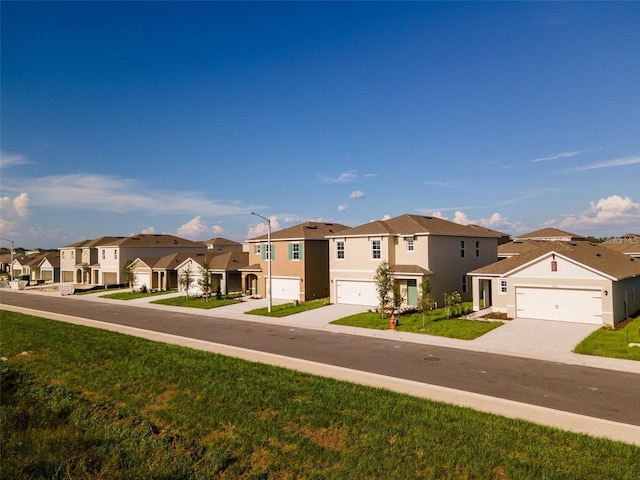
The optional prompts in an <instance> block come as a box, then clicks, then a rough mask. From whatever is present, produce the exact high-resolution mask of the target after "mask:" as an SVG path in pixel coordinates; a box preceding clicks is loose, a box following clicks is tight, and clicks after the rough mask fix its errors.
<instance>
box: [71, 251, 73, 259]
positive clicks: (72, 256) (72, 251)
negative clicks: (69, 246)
mask: <svg viewBox="0 0 640 480" xmlns="http://www.w3.org/2000/svg"><path fill="white" fill-rule="evenodd" d="M71 260H73V250H71Z"/></svg>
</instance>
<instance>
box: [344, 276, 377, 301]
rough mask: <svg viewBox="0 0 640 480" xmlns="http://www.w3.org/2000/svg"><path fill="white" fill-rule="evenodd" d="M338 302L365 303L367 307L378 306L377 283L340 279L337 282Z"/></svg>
mask: <svg viewBox="0 0 640 480" xmlns="http://www.w3.org/2000/svg"><path fill="white" fill-rule="evenodd" d="M336 303H342V304H350V305H364V306H367V307H375V306H377V305H378V294H377V292H376V286H375V283H373V282H366V281H356V280H338V281H337V282H336Z"/></svg>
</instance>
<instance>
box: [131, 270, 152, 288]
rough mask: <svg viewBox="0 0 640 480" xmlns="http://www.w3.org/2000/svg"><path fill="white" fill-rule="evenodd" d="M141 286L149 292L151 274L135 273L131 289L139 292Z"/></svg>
mask: <svg viewBox="0 0 640 480" xmlns="http://www.w3.org/2000/svg"><path fill="white" fill-rule="evenodd" d="M143 285H146V286H147V290H151V274H149V273H136V278H135V282H133V288H135V289H136V290H140V289H141V288H142V286H143Z"/></svg>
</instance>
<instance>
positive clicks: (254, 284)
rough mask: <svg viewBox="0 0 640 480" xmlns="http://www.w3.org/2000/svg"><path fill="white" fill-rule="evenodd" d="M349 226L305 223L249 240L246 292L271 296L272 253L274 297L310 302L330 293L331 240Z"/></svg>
mask: <svg viewBox="0 0 640 480" xmlns="http://www.w3.org/2000/svg"><path fill="white" fill-rule="evenodd" d="M346 228H348V227H346V226H345V225H341V224H339V223H324V222H305V223H301V224H299V225H294V226H292V227H288V228H284V229H282V230H278V231H276V232H272V234H271V249H269V246H268V243H267V237H268V235H262V236H259V237H256V238H253V239H250V240H247V243H248V246H249V266H248V267H245V268H242V269H241V272H242V283H243V285H244V290H245V292H247V293H249V294H251V295H260V296H262V297H266V296H268V293H267V286H268V281H267V280H268V270H269V266H268V264H269V255H271V285H272V291H273V295H272V298H279V299H287V300H299V301H307V300H312V299H314V298H325V297H328V296H329V240H327V238H326V236H327V235H331V234H334V233H336V232H338V231H340V230H344V229H346Z"/></svg>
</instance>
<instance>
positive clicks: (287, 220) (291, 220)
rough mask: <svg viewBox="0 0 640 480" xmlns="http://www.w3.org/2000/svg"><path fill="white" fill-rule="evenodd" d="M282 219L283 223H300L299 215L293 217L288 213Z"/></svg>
mask: <svg viewBox="0 0 640 480" xmlns="http://www.w3.org/2000/svg"><path fill="white" fill-rule="evenodd" d="M274 218H275V217H274ZM282 221H283V222H284V223H300V222H301V220H300V217H294V216H292V215H290V216H288V217H284V219H283V220H282Z"/></svg>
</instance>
